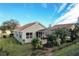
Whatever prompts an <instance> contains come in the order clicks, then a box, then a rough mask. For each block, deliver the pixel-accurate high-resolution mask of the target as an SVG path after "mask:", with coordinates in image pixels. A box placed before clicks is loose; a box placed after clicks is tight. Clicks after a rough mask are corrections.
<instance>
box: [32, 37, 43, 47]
mask: <svg viewBox="0 0 79 59" xmlns="http://www.w3.org/2000/svg"><path fill="white" fill-rule="evenodd" d="M31 43H32V45H33V47H34V48H42V47H43V45H42V41H41V40H40V39H38V38H34V39H33V40H32V42H31Z"/></svg>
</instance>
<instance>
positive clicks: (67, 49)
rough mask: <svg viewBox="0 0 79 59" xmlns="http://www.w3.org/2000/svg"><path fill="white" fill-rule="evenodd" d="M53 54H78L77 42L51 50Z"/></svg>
mask: <svg viewBox="0 0 79 59" xmlns="http://www.w3.org/2000/svg"><path fill="white" fill-rule="evenodd" d="M52 53H53V55H54V56H75V55H76V56H78V55H79V42H77V43H76V44H73V45H71V46H68V47H65V48H63V49H61V50H58V51H55V52H52Z"/></svg>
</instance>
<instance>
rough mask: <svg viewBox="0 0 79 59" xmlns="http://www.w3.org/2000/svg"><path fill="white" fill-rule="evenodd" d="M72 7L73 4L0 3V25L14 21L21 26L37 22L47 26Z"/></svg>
mask: <svg viewBox="0 0 79 59" xmlns="http://www.w3.org/2000/svg"><path fill="white" fill-rule="evenodd" d="M74 6H75V4H73V3H0V25H1V23H2V22H3V21H6V20H10V19H15V20H18V21H19V23H20V24H21V25H24V24H27V23H30V22H35V21H38V22H40V23H42V24H43V25H45V26H48V25H49V24H54V23H55V22H56V21H57V19H58V18H60V17H61V16H63V15H65V14H66V13H67V12H69V11H70V10H71V9H72V8H74Z"/></svg>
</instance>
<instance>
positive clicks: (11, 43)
mask: <svg viewBox="0 0 79 59" xmlns="http://www.w3.org/2000/svg"><path fill="white" fill-rule="evenodd" d="M1 48H2V49H1ZM53 48H54V47H53ZM53 48H50V49H51V50H52V49H53ZM50 49H48V50H50ZM48 50H40V49H38V50H34V49H33V47H32V45H31V44H23V45H21V44H19V42H17V41H16V40H15V39H14V38H6V39H2V38H1V39H0V55H4V56H5V55H9V56H44V55H45V56H46V55H50V54H52V56H73V55H76V56H77V55H79V42H77V43H76V44H73V45H70V46H68V47H65V48H63V49H60V50H57V51H54V52H52V51H51V52H49V51H48Z"/></svg>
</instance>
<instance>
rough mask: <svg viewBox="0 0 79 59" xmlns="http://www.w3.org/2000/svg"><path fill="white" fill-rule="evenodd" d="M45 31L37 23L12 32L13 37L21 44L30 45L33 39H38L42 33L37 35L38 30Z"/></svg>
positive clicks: (43, 27)
mask: <svg viewBox="0 0 79 59" xmlns="http://www.w3.org/2000/svg"><path fill="white" fill-rule="evenodd" d="M42 29H46V27H45V26H43V25H42V24H40V23H39V22H33V23H29V24H26V25H24V26H21V27H18V28H16V29H15V30H14V32H13V33H14V37H15V38H16V39H17V40H18V41H19V42H21V43H30V42H31V41H32V39H33V38H36V37H38V38H40V39H41V37H42V35H43V34H44V33H38V31H39V30H42Z"/></svg>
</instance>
